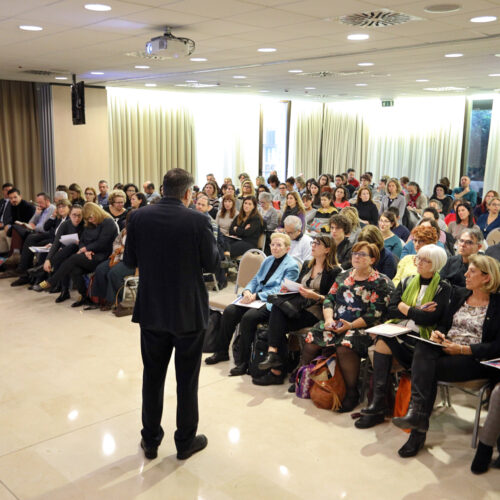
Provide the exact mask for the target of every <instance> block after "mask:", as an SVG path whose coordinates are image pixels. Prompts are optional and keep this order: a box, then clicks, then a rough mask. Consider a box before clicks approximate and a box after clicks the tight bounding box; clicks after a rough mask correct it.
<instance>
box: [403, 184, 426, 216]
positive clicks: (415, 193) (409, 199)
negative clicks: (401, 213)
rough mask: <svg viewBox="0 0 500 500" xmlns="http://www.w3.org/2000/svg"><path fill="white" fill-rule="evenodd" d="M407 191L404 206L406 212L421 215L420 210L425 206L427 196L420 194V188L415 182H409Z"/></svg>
mask: <svg viewBox="0 0 500 500" xmlns="http://www.w3.org/2000/svg"><path fill="white" fill-rule="evenodd" d="M407 189H408V194H407V195H406V206H407V208H408V210H410V211H411V212H414V213H416V214H421V213H422V210H423V209H424V208H425V207H426V206H427V196H425V194H424V193H422V190H421V189H420V186H419V185H418V184H417V183H416V182H409V183H408V184H407Z"/></svg>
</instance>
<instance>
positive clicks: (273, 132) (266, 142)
mask: <svg viewBox="0 0 500 500" xmlns="http://www.w3.org/2000/svg"><path fill="white" fill-rule="evenodd" d="M289 104H290V103H289V102H288V101H283V102H273V103H266V104H262V107H261V112H262V137H261V140H262V153H261V154H262V156H261V175H262V176H263V177H264V178H265V179H267V178H268V176H269V174H270V173H271V171H272V170H276V172H277V174H278V178H279V180H280V181H281V182H285V179H286V177H287V163H288V129H289V124H288V114H289Z"/></svg>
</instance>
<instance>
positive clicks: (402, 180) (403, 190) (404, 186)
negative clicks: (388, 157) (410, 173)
mask: <svg viewBox="0 0 500 500" xmlns="http://www.w3.org/2000/svg"><path fill="white" fill-rule="evenodd" d="M409 182H410V179H409V178H408V177H406V175H403V176H402V177H400V178H399V184H401V193H402V194H403V196H406V195H407V194H408V183H409Z"/></svg>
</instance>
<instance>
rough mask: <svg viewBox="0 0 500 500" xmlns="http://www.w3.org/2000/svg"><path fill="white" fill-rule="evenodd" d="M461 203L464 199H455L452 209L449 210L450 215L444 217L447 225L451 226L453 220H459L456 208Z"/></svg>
mask: <svg viewBox="0 0 500 500" xmlns="http://www.w3.org/2000/svg"><path fill="white" fill-rule="evenodd" d="M461 203H462V200H453V203H452V205H451V210H450V211H449V212H448V215H447V216H446V217H445V218H444V222H445V224H446V225H447V226H449V225H450V223H451V222H453V221H456V220H457V214H456V208H457V207H458V205H460V204H461Z"/></svg>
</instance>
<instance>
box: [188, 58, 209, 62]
mask: <svg viewBox="0 0 500 500" xmlns="http://www.w3.org/2000/svg"><path fill="white" fill-rule="evenodd" d="M189 60H190V61H193V62H205V61H208V59H207V58H206V57H191V59H189Z"/></svg>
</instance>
